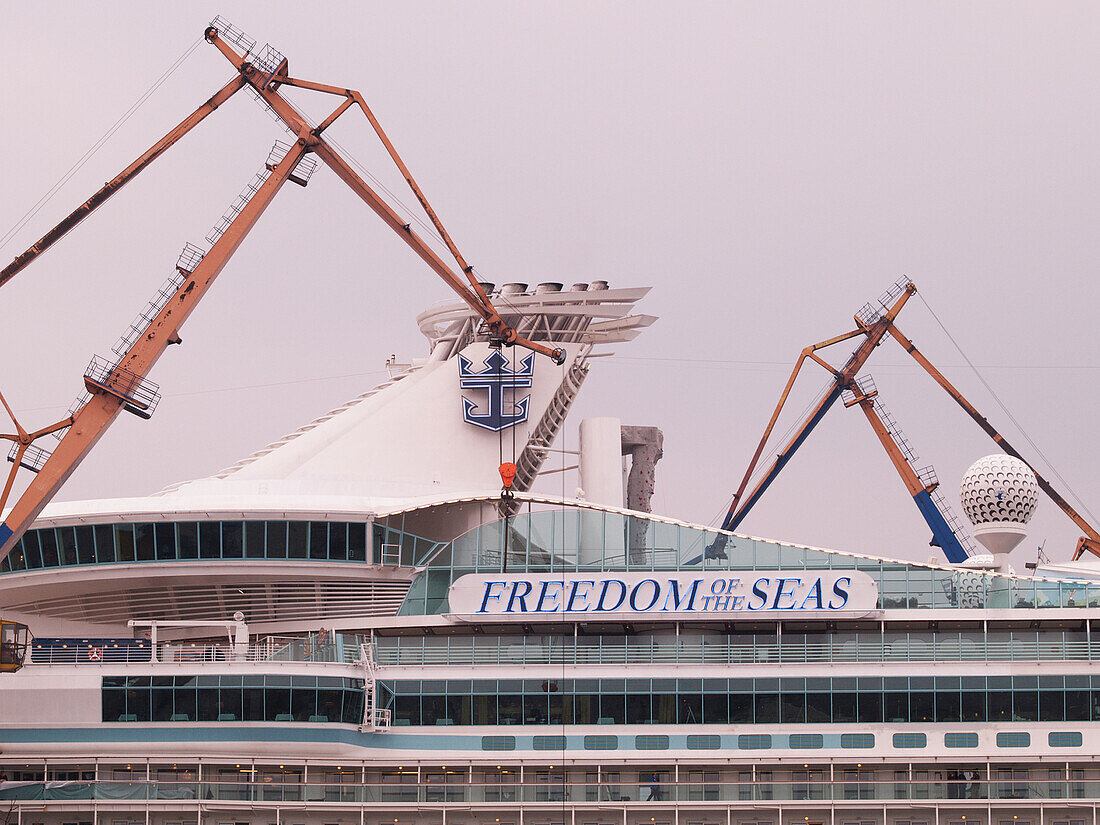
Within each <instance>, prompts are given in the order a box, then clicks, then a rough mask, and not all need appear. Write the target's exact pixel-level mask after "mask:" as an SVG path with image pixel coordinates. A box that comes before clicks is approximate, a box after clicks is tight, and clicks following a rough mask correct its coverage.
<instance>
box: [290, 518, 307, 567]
mask: <svg viewBox="0 0 1100 825" xmlns="http://www.w3.org/2000/svg"><path fill="white" fill-rule="evenodd" d="M287 529H288V532H289V537H288V539H287V557H288V558H292V559H304V558H306V556H307V554H308V551H309V547H308V541H309V522H305V521H290V522H287Z"/></svg>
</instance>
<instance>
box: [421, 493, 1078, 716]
mask: <svg viewBox="0 0 1100 825" xmlns="http://www.w3.org/2000/svg"><path fill="white" fill-rule="evenodd" d="M507 524H508V528H507V539H508V540H507V542H505V528H504V525H505V523H504V522H502V521H494V522H489V523H486V524H483V525H480V526H478V527H475V528H474V529H473V530H470V531H469V532H468V533H465V534H464V535H462V536H459V537H458V538H456V539H454V540H453V541H451V542H447V543H445V544H441V545H439V549H438V551H437V552H435V553H434V555H432V556H431V557H430V558H429V559H427V560H426V561H427V564H428V565H429V566H430V567H431V568H433V569H432V570H430V571H428V574H427V575H425V576H421V577H420V579H419V580H418V581H417V582H416V583H415V584H414V586H413V588H412V589H410V591H409V594H408V597H407V599H406V602H405V604H404V605H403V606H402V608H401V614H402V615H419V614H424V613H443V612H446V611H447V610H448V606H447V604H446V593H447V587H449V585H450V583H451V582H452V581H453V580H455V579H457V578H458V577H459V576H462V575H464V574H466V573H499V572H502V571H503V570H507V571H508V572H509V573H524V572H527V573H543V572H582V573H583V572H597V571H674V570H708V571H709V570H731V571H740V570H753V571H764V572H766V571H775V570H780V569H785V570H860V571H862V572H864V573H866V574H867V575H868V576H870V577H871V578H872V579H874V581H875V583H876V584H877V586H878V594H879V604H878V606H879V607H880V608H882V609H890V608H906V609H914V608H1012V607H1022V608H1034V607H1088V606H1100V584H1098V583H1087V582H1079V581H1057V580H1047V579H1033V578H1023V577H1021V578H1017V577H1013V576H1004V575H999V574H994V573H985V572H982V571H977V570H967V569H961V568H955V569H950V568H935V567H928V566H923V565H919V564H916V563H906V562H903V561H893V560H889V559H879V558H869V557H863V556H857V555H853V554H849V553H842V552H839V551H832V550H825V549H817V548H811V547H795V546H791V545H786V544H781V543H779V542H771V541H764V540H760V539H750V538H743V537H739V536H735V537H730V536H725V535H721V536H720V535H719V534H718V533H716V532H715V531H713V530H709V529H706V528H704V527H699V526H692V525H687V524H674V523H669V522H665V521H661V520H659V519H656V518H644V517H641V516H633V515H624V514H622V513H609V512H604V511H602V510H596V509H588V508H580V507H558V508H556V509H543V510H534V509H531V505H528V509H527V510H526V511H525V512H521V513H518V514H517V515H515V516H514V517H512V518H511V519H509V520H508V523H507ZM505 544H507V556H508V558H507V559H505V558H504V553H505ZM921 701H924V700H923V699H922V700H921ZM809 712H810V711H809V709H807V714H809Z"/></svg>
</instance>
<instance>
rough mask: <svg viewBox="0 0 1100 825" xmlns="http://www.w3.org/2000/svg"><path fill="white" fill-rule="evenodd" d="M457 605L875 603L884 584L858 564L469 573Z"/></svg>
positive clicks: (543, 610) (477, 610)
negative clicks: (811, 568) (819, 568)
mask: <svg viewBox="0 0 1100 825" xmlns="http://www.w3.org/2000/svg"><path fill="white" fill-rule="evenodd" d="M448 603H449V606H450V612H451V613H453V614H458V615H473V616H479V617H481V616H502V617H518V616H528V617H529V616H534V615H540V614H543V615H545V614H558V615H582V614H590V615H605V614H622V613H627V614H642V613H644V614H646V615H649V616H653V617H655V618H656V617H659V616H667V617H669V618H674V617H681V616H684V615H699V614H705V613H722V614H745V615H749V614H759V613H761V612H772V611H782V612H788V613H790V612H794V613H807V612H825V613H830V612H836V611H841V610H843V611H845V612H849V611H856V610H862V611H869V610H874V609H875V608H876V606H877V603H878V587H877V585H876V584H875V582H874V580H873V579H871V577H870V576H868V575H867V574H866V573H862V572H860V571H858V570H842V571H823V572H821V573H816V572H815V573H809V572H805V571H797V572H795V571H790V572H783V571H778V572H775V571H769V572H767V573H760V572H757V571H736V572H726V573H703V574H672V575H659V574H653V573H618V574H602V575H601V574H590V575H584V574H570V575H553V574H542V575H523V574H513V575H480V574H473V575H466V576H462V577H460V578H459V579H458V580H457V581H455V583H454V584H452V585H451V590H450V593H449V595H448Z"/></svg>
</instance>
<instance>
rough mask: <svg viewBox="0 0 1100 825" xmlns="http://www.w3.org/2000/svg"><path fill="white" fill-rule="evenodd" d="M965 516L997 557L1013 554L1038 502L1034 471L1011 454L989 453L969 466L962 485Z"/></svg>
mask: <svg viewBox="0 0 1100 825" xmlns="http://www.w3.org/2000/svg"><path fill="white" fill-rule="evenodd" d="M959 498H960V499H961V500H962V506H963V510H965V511H966V517H967V518H969V519H970V522H971V523H972V524H973V525H974V538H976V539H977V540H978V541H980V542H981V543H982V544H983V545H984V546H985V548H986V549H987V550H989V552H990V553H992V554H993V555H994V556H1002V557H1003V558H1007V556H1005V555H1004V554H1007V553H1010V552H1011V551H1012V548H1014V547H1015V546H1016V545H1017V544H1019V543H1020V542H1021V541H1023V538H1024V536H1025V535H1026V534H1027V530H1026V529H1025V527H1024V525H1025V524H1027V523H1028V522H1029V521H1031V517H1032V516H1033V515H1034V514H1035V507H1036V505H1037V504H1038V503H1039V484H1038V482H1036V481H1035V473H1033V472H1032V471H1031V468H1030V467H1028V466H1027V464H1025V463H1024V462H1023V461H1021V460H1020V459H1018V458H1013V457H1012V456H1010V455H1004V454H999V455H987V456H986V457H985V458H979V459H978V460H977V461H975V462H974V463H973V464H971V465H970V469H969V470H967V471H966V474H965V475H964V476H963V479H962V484H960V485H959Z"/></svg>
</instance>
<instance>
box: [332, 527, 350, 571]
mask: <svg viewBox="0 0 1100 825" xmlns="http://www.w3.org/2000/svg"><path fill="white" fill-rule="evenodd" d="M328 557H329V558H330V559H332V560H334V561H346V560H347V557H348V525H347V523H346V522H343V521H337V522H333V523H332V524H330V525H329V526H328Z"/></svg>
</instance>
